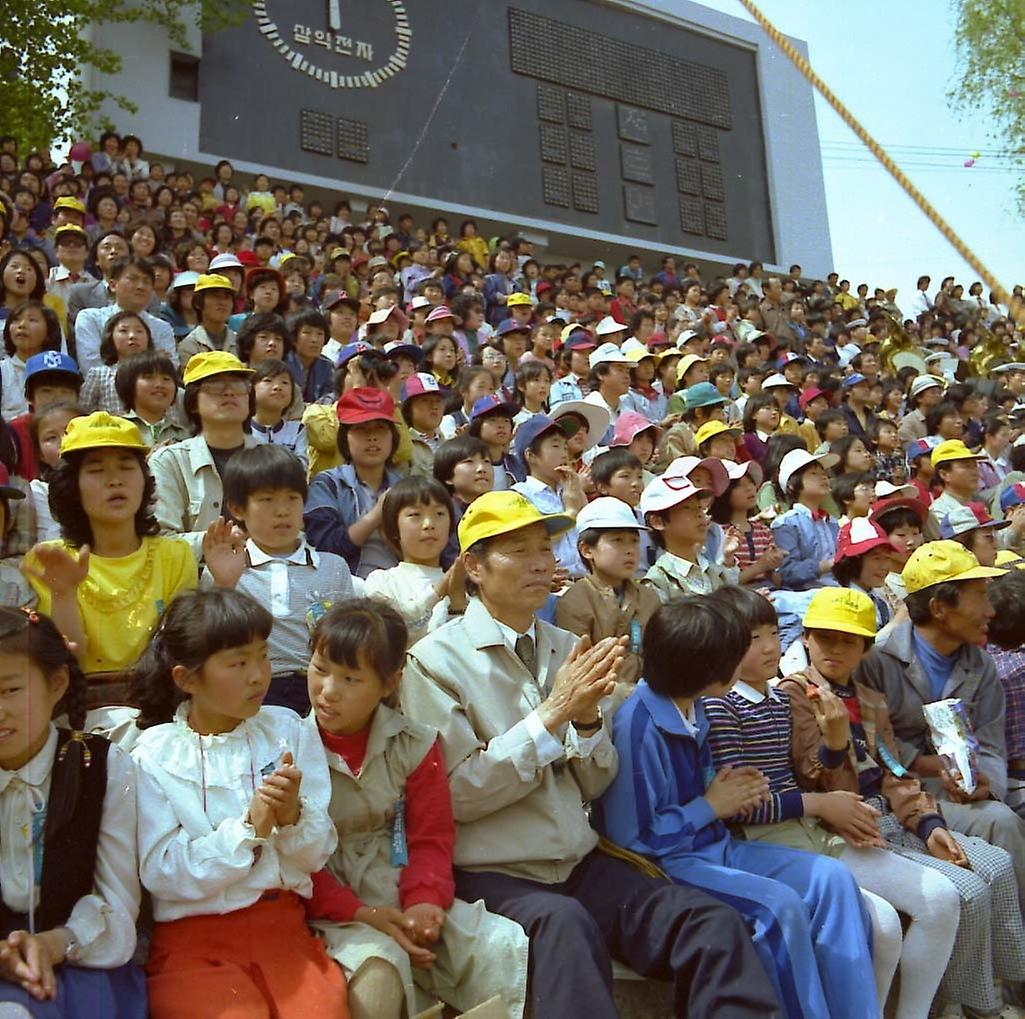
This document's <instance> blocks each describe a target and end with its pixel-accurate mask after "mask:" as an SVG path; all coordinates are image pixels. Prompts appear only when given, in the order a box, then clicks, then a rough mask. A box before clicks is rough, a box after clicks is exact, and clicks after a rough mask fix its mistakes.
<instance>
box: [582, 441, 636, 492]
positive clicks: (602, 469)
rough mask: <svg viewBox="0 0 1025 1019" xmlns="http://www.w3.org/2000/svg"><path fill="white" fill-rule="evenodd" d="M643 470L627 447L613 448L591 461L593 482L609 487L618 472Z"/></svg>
mask: <svg viewBox="0 0 1025 1019" xmlns="http://www.w3.org/2000/svg"><path fill="white" fill-rule="evenodd" d="M624 469H629V470H638V471H640V470H643V469H644V465H643V464H642V463H641V461H640V460H639V459H638V458H637V457H636V456H634V454H633V453H631V452H630V450H629V449H627V448H626V446H613V448H612V449H610V450H609V451H608V452H607V453H601V454H600V455H599V456H596V457H595V458H594V460H592V461H591V480H592V481H593V482H594V484H595V485H596V486H597V485H608V484H609V482H610V481H612V475H613V474H615V473H616V471H621V470H624Z"/></svg>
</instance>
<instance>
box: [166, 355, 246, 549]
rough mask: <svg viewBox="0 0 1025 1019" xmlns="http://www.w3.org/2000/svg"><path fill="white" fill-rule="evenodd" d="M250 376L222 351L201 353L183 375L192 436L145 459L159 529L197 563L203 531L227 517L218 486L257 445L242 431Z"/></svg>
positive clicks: (191, 360)
mask: <svg viewBox="0 0 1025 1019" xmlns="http://www.w3.org/2000/svg"><path fill="white" fill-rule="evenodd" d="M253 374H254V373H253V369H252V368H247V367H246V366H245V365H244V364H243V363H242V362H241V361H240V360H239V359H238V358H237V357H236V356H235V355H234V354H230V353H228V352H227V351H223V350H211V351H204V352H203V353H200V354H197V355H196V356H195V357H193V358H191V359H190V360H189V363H188V366H187V367H186V369H185V377H184V382H185V400H184V409H185V416H186V417H187V418H188V419H189V422H190V423H191V425H192V427H193V428H194V429H195V432H196V434H195V435H193V437H192V438H191V439H185V440H183V441H182V442H175V443H172V444H171V445H170V446H162V447H161V448H159V449H156V450H154V451H153V453H152V455H151V456H150V461H149V465H150V470H151V471H152V472H153V477H154V478H155V479H156V483H157V502H156V516H157V520H158V522H159V523H160V529H161V531H163V533H164V534H178V535H181V536H182V537H183V538H185V539H186V540H187V541H188V542H189V543H190V544H191V545H192V549H193V551H194V552H195V553H196V558H197V559H198V558H200V557H201V553H202V547H203V536H204V535H205V534H206V529H207V528H208V527H209V526H210V525H211V524H212V523H214V521H216V520H218V519H220V518H222V517H227V515H228V510H227V506H226V505H225V502H224V493H223V489H222V486H221V474H222V473H223V471H224V468H225V466H226V464H227V463H228V461H229V460H230V459H231V457H232V455H233V454H235V453H237V452H238V451H239V450H240V449H243V448H245V447H249V446H257V445H259V441H258V440H257V439H255V438H254V437H253V436H252V435H250V434H248V433H247V432H246V431H245V430H244V429H243V426H244V425H245V423H246V420H247V419H248V418H249V415H250V413H251V411H252V407H251V399H252V382H251V378H252V376H253Z"/></svg>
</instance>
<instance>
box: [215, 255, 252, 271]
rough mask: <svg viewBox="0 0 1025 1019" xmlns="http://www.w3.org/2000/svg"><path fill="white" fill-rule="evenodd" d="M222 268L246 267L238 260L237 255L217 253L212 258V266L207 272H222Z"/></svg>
mask: <svg viewBox="0 0 1025 1019" xmlns="http://www.w3.org/2000/svg"><path fill="white" fill-rule="evenodd" d="M221 269H242V270H244V269H245V266H244V265H243V264H242V263H241V262H240V261H239V260H238V258H237V257H236V256H235V255H232V254H225V255H215V256H214V257H213V258H212V259H211V260H210V268H209V269H207V272H220V271H221Z"/></svg>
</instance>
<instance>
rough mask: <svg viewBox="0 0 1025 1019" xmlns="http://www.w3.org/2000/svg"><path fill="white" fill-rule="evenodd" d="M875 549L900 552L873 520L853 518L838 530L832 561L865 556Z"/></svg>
mask: <svg viewBox="0 0 1025 1019" xmlns="http://www.w3.org/2000/svg"><path fill="white" fill-rule="evenodd" d="M875 548H886V549H888V550H889V551H891V552H899V551H900V549H898V547H897V545H896V543H894V542H893V541H891V540H890V538H889V536H888V535H887V533H886V532H885V531H884V530H883V529H882V528H881V527H880V526H879V525H878V524H877V523H876V522H875V521H874V520H872V519H871V518H869V517H855V518H854V519H853V520H850V521H848V522H847V523H846V524H844V525H843V527H841V528H840V534H839V536H838V537H837V539H836V557H835V560H834V561H835V562H839V561H840V560H841V559H851V558H853V557H854V556H859V555H866V554H867V553H868V552H871V551H872V550H873V549H875Z"/></svg>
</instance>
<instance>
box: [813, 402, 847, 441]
mask: <svg viewBox="0 0 1025 1019" xmlns="http://www.w3.org/2000/svg"><path fill="white" fill-rule="evenodd" d="M837 421H842V422H846V421H847V415H846V414H844V412H843V411H842V410H840V409H839V408H837V407H830V409H829V410H824V411H823V412H822V413H821V414H820V415H819V416H818V417H817V418H816V419H815V431H816V432H818V434H819V438H820V439H821V440H822V441H823V442H825V441H826V430H827V429H828V428H829V426H830V425H831V424H833V423H834V422H837Z"/></svg>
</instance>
